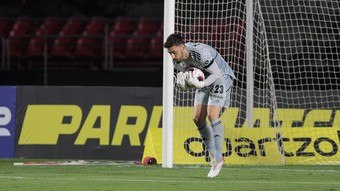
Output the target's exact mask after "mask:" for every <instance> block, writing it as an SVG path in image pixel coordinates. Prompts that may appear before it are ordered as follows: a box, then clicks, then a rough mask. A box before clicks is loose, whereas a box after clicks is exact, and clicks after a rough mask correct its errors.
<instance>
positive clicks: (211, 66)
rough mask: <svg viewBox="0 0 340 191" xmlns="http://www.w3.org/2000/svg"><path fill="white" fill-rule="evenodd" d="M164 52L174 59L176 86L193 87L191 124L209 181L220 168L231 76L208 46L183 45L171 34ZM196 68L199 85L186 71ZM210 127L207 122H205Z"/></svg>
mask: <svg viewBox="0 0 340 191" xmlns="http://www.w3.org/2000/svg"><path fill="white" fill-rule="evenodd" d="M164 48H167V50H168V52H169V54H170V56H171V57H172V59H173V64H174V67H175V69H177V70H178V71H179V72H178V73H177V78H176V82H177V85H178V86H179V87H180V88H182V89H185V88H187V87H188V86H190V87H195V88H197V89H196V93H195V102H194V105H195V113H194V117H193V120H194V123H195V125H196V127H197V129H198V131H199V133H200V135H201V137H202V139H203V142H204V143H205V145H206V147H207V148H208V150H209V153H210V158H211V169H210V171H209V173H208V177H209V178H213V177H215V176H218V175H219V173H220V170H221V168H222V166H223V158H222V145H223V140H224V138H223V137H224V133H223V124H222V123H221V120H220V116H221V114H222V112H223V111H224V108H227V107H229V104H230V92H231V87H232V85H233V79H235V75H234V72H233V71H232V69H231V68H230V66H229V65H228V63H227V62H226V61H225V60H224V59H223V58H222V56H221V55H220V54H219V53H218V52H217V51H216V50H215V49H213V48H212V47H211V46H209V45H207V44H203V43H191V42H187V43H185V42H184V39H183V38H182V37H181V35H179V34H171V35H170V36H169V37H168V38H167V40H166V42H165V43H164ZM191 67H195V68H198V69H200V70H202V71H203V72H204V74H205V76H206V78H205V80H203V81H198V79H196V78H193V77H192V75H191V74H189V72H187V71H186V70H187V69H189V68H191ZM207 117H208V120H209V122H210V124H208V123H207V122H206V118H207Z"/></svg>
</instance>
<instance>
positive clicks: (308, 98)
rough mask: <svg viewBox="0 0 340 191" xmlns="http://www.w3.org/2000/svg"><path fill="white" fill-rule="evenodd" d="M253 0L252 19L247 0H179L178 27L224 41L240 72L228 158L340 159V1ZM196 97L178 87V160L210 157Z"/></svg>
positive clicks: (205, 39) (214, 42) (200, 38)
mask: <svg viewBox="0 0 340 191" xmlns="http://www.w3.org/2000/svg"><path fill="white" fill-rule="evenodd" d="M247 2H252V5H253V6H252V17H251V18H252V20H251V21H247V12H246V8H247V6H246V0H230V1H224V0H176V1H175V32H176V33H180V34H182V36H183V37H185V40H186V41H187V42H202V43H206V44H209V45H211V46H212V47H214V48H216V49H217V50H218V51H219V52H220V54H221V55H222V57H224V59H225V60H226V61H227V62H228V63H229V65H230V66H231V67H232V69H233V70H234V72H235V74H236V77H237V80H235V81H234V86H233V90H232V96H231V97H232V98H231V105H230V108H229V109H227V110H226V111H225V112H224V114H223V115H222V122H223V124H224V126H225V130H224V132H225V135H224V137H225V139H224V140H225V142H224V151H223V152H224V154H223V155H224V160H225V163H226V164H334V163H340V151H339V146H340V23H339V21H340V1H338V0H327V1H325V0H288V1H287V0H252V1H250V0H249V1H248V0H247ZM248 18H249V17H248ZM247 22H249V23H248V24H251V25H247ZM246 26H252V28H253V35H252V39H253V40H252V42H249V41H247V40H246V38H247V37H246V31H247V27H246ZM246 42H247V43H248V44H247V43H246ZM249 43H252V44H251V45H252V47H253V49H252V50H251V51H248V52H247V47H251V46H250V44H249ZM247 53H248V54H249V53H252V57H250V58H252V59H250V60H247V59H246V58H247ZM248 58H249V57H248ZM247 67H248V70H247ZM249 67H251V70H249ZM247 71H248V72H247ZM250 71H253V72H252V73H251V72H250ZM247 75H248V77H250V78H248V77H247ZM247 79H248V82H247ZM249 79H252V81H250V80H249ZM247 86H248V87H247ZM247 93H248V95H247ZM193 98H194V90H193V89H191V90H186V91H181V90H180V89H179V88H178V87H176V86H175V87H174V123H173V137H174V139H173V142H174V143H173V144H174V145H173V162H174V164H208V163H207V162H209V157H208V152H207V151H206V149H205V146H204V145H203V144H202V140H201V138H200V136H199V133H198V131H197V130H196V127H195V126H194V123H193V121H192V116H193V112H194V110H193ZM247 112H248V114H249V113H250V114H251V115H247ZM247 116H251V118H249V117H247ZM250 120H251V121H250Z"/></svg>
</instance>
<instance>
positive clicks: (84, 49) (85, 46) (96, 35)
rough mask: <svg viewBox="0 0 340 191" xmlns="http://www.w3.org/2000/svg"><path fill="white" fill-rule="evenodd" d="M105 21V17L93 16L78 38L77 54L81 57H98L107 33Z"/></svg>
mask: <svg viewBox="0 0 340 191" xmlns="http://www.w3.org/2000/svg"><path fill="white" fill-rule="evenodd" d="M105 22H106V20H105V19H103V18H98V17H93V18H92V19H91V21H90V22H89V23H88V24H87V26H86V27H85V29H84V32H83V33H82V36H83V37H81V38H80V39H78V40H77V43H76V48H75V52H74V54H75V56H77V57H80V58H98V57H99V53H100V50H101V45H102V41H103V39H101V38H100V37H101V36H102V37H104V36H103V35H104V34H105Z"/></svg>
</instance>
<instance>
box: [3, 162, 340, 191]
mask: <svg viewBox="0 0 340 191" xmlns="http://www.w3.org/2000/svg"><path fill="white" fill-rule="evenodd" d="M18 161H20V160H19V159H15V160H3V159H2V160H0V190H4V191H5V190H6V191H7V190H10V191H12V190H27V191H29V190H34V191H36V190H43V191H48V190H62V191H66V190H72V191H74V190H82V191H86V190H91V191H95V190H98V191H99V190H105V191H109V190H117V191H124V190H128V191H152V190H155V191H168V190H174V191H175V190H176V191H189V190H195V191H210V190H211V191H222V190H223V191H224V190H251V191H253V190H254V191H255V190H261V191H263V190H270V191H272V190H289V191H293V190H303V191H311V190H318V191H320V190H322V191H325V190H327V191H335V190H339V191H340V165H327V166H324V165H316V166H307V165H306V166H234V165H232V166H228V165H225V166H224V167H223V169H222V171H221V173H220V176H218V177H216V178H214V179H208V178H206V175H207V173H208V171H209V166H194V165H191V166H175V167H174V168H172V169H164V168H162V167H161V166H160V165H153V166H136V165H133V164H129V163H122V164H119V165H110V164H101V165H67V166H61V165H59V166H14V165H13V164H14V162H18ZM21 161H22V160H21ZM25 161H34V160H27V159H26V160H25ZM35 161H36V160H35Z"/></svg>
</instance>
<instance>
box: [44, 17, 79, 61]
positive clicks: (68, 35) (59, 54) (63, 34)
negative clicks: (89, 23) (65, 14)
mask: <svg viewBox="0 0 340 191" xmlns="http://www.w3.org/2000/svg"><path fill="white" fill-rule="evenodd" d="M83 29H84V23H83V20H82V19H81V18H78V17H70V18H69V19H68V20H67V22H66V23H65V25H64V26H63V27H62V29H61V31H60V32H59V37H58V38H56V39H55V40H54V41H53V44H52V48H51V49H52V50H51V54H50V55H51V56H52V57H54V58H71V57H73V50H74V46H75V44H76V41H77V39H78V37H76V36H77V35H80V34H81V32H82V31H83Z"/></svg>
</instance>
